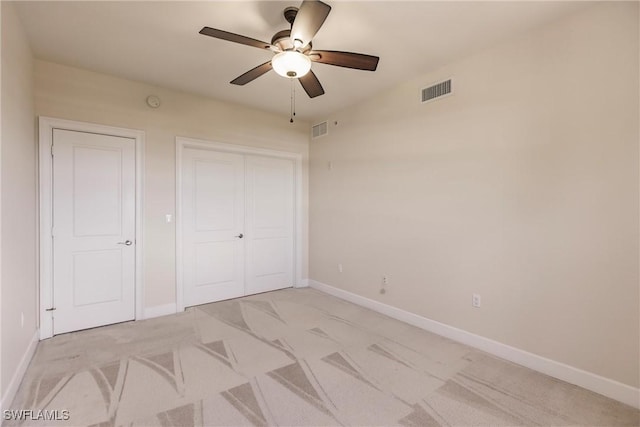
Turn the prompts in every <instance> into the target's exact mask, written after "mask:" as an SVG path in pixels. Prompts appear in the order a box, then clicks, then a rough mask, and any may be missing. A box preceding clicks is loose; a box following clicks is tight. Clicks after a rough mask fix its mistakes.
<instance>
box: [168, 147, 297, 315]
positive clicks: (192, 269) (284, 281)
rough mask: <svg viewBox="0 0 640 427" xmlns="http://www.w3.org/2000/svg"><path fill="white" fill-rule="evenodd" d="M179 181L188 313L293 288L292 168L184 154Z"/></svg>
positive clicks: (278, 162)
mask: <svg viewBox="0 0 640 427" xmlns="http://www.w3.org/2000/svg"><path fill="white" fill-rule="evenodd" d="M181 178H182V184H181V194H182V216H181V218H180V221H181V228H182V283H183V285H182V288H183V301H184V305H185V306H186V307H188V306H192V305H198V304H206V303H209V302H213V301H220V300H223V299H229V298H236V297H240V296H244V295H249V294H254V293H259V292H265V291H270V290H275V289H282V288H286V287H291V286H293V276H294V274H293V270H294V269H293V265H294V243H293V242H294V239H293V237H294V163H293V161H292V160H286V159H277V158H270V157H261V156H249V155H243V154H234V153H223V152H217V151H211V150H204V149H191V148H186V149H185V150H184V151H183V160H182V177H181Z"/></svg>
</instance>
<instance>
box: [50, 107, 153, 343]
mask: <svg viewBox="0 0 640 427" xmlns="http://www.w3.org/2000/svg"><path fill="white" fill-rule="evenodd" d="M54 129H65V130H72V131H78V132H88V133H98V134H103V135H113V136H121V137H125V138H132V139H134V140H135V145H136V220H135V221H136V236H135V238H136V266H135V268H136V271H135V318H136V319H142V318H143V314H144V311H143V307H144V303H143V299H144V264H143V262H144V256H143V254H144V251H143V246H144V144H145V133H144V131H142V130H137V129H127V128H120V127H114V126H105V125H100V124H95V123H86V122H78V121H74V120H65V119H56V118H52V117H44V116H40V117H39V118H38V163H39V164H38V172H39V190H38V191H39V205H40V231H39V245H40V261H39V279H40V295H39V296H40V302H39V314H40V339H41V340H42V339H45V338H51V337H52V336H53V322H52V315H51V312H48V311H46V309H47V308H49V307H51V306H52V305H53V242H52V238H51V226H52V215H53V194H52V193H53V189H52V184H53V175H52V173H53V159H52V157H51V144H52V143H53V130H54Z"/></svg>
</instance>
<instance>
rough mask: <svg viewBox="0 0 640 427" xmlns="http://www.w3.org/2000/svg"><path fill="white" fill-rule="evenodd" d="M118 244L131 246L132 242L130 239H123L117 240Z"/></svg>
mask: <svg viewBox="0 0 640 427" xmlns="http://www.w3.org/2000/svg"><path fill="white" fill-rule="evenodd" d="M118 244H119V245H127V246H131V245H133V242H132V241H131V240H125V241H124V242H118Z"/></svg>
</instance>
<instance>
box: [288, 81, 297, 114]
mask: <svg viewBox="0 0 640 427" xmlns="http://www.w3.org/2000/svg"><path fill="white" fill-rule="evenodd" d="M290 80H291V109H290V113H289V114H290V116H289V123H293V116H295V115H296V113H295V86H294V85H293V81H294V80H295V79H290Z"/></svg>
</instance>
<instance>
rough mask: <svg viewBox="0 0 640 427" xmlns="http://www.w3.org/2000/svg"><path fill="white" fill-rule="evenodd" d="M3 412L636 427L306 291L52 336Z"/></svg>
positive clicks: (593, 399)
mask: <svg viewBox="0 0 640 427" xmlns="http://www.w3.org/2000/svg"><path fill="white" fill-rule="evenodd" d="M13 408H14V409H31V410H34V411H37V410H42V409H47V410H49V411H51V410H57V411H62V410H66V411H68V415H69V419H68V420H63V421H57V422H53V421H42V420H24V421H21V422H16V421H8V422H5V425H9V426H10V425H24V426H28V425H36V426H45V425H46V426H49V425H74V426H105V427H106V426H131V427H137V426H245V425H248V426H251V425H253V426H262V425H273V426H275V425H280V426H349V425H354V426H525V425H526V426H569V425H580V426H623V425H626V426H638V425H640V411H638V410H636V409H634V408H632V407H630V406H627V405H624V404H622V403H619V402H616V401H614V400H611V399H608V398H606V397H603V396H600V395H598V394H595V393H592V392H590V391H587V390H585V389H582V388H579V387H576V386H574V385H571V384H568V383H565V382H562V381H559V380H556V379H553V378H551V377H548V376H545V375H543V374H540V373H538V372H535V371H532V370H530V369H527V368H524V367H521V366H518V365H515V364H512V363H509V362H506V361H504V360H501V359H498V358H495V357H492V356H490V355H488V354H486V353H483V352H481V351H478V350H475V349H473V348H471V347H468V346H465V345H462V344H459V343H456V342H453V341H451V340H448V339H446V338H443V337H440V336H438V335H434V334H432V333H429V332H426V331H423V330H420V329H418V328H415V327H413V326H410V325H407V324H405V323H402V322H399V321H396V320H394V319H391V318H388V317H386V316H383V315H380V314H378V313H375V312H373V311H371V310H368V309H365V308H362V307H359V306H357V305H354V304H351V303H348V302H345V301H342V300H340V299H337V298H335V297H332V296H329V295H326V294H324V293H321V292H319V291H316V290H313V289H285V290H281V291H275V292H269V293H265V294H260V295H253V296H250V297H245V298H241V299H236V300H229V301H222V302H217V303H212V304H207V305H202V306H198V307H193V308H190V309H188V310H187V311H185V312H184V313H180V314H176V315H172V316H165V317H161V318H157V319H151V320H145V321H140V322H128V323H122V324H118V325H112V326H107V327H102V328H96V329H92V330H87V331H80V332H75V333H71V334H65V335H60V336H56V337H54V338H51V339H49V340H46V341H43V342H41V343H40V344H39V345H38V349H37V352H36V355H35V357H34V359H33V361H32V363H31V365H30V367H29V369H28V371H27V374H26V376H25V380H24V381H23V384H22V386H21V388H20V390H19V392H18V395H17V397H16V400H15V402H14V404H13Z"/></svg>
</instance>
